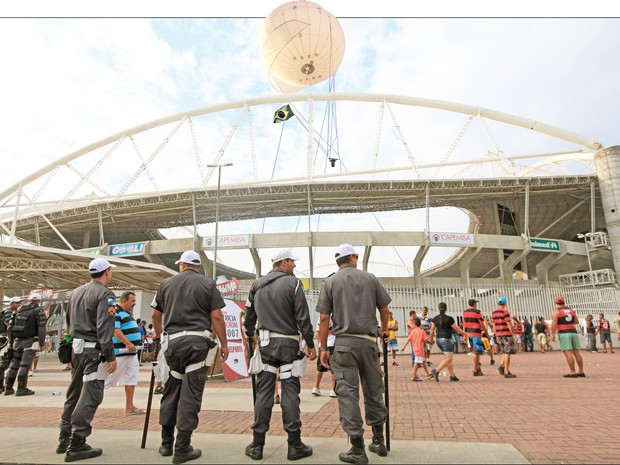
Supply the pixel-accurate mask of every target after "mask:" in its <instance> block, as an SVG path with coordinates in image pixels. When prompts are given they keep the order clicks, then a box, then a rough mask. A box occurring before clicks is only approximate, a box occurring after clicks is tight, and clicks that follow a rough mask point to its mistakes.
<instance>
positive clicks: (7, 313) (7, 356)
mask: <svg viewBox="0 0 620 465" xmlns="http://www.w3.org/2000/svg"><path fill="white" fill-rule="evenodd" d="M14 299H15V300H14ZM13 302H17V303H19V302H21V299H19V297H13V298H11V303H13ZM12 315H13V309H12V308H10V307H9V308H7V309H5V310H3V311H2V312H0V394H1V393H2V392H4V373H5V372H6V370H8V368H9V364H10V363H11V358H13V357H12V354H11V352H12V349H11V346H10V344H9V333H8V326H9V322H10V320H11V316H12Z"/></svg>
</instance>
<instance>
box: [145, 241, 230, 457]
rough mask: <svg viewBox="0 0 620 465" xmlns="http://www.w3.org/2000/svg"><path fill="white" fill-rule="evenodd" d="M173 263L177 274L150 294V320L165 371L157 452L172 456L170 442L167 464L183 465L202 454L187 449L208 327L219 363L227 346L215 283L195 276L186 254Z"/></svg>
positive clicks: (194, 262)
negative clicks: (216, 339) (177, 268)
mask: <svg viewBox="0 0 620 465" xmlns="http://www.w3.org/2000/svg"><path fill="white" fill-rule="evenodd" d="M176 264H177V265H179V271H180V273H179V274H177V275H176V276H172V277H170V278H167V279H165V280H164V281H163V282H162V283H161V285H160V286H159V289H158V291H157V294H156V295H155V300H154V301H153V304H152V306H153V314H152V321H153V326H154V328H155V338H154V339H155V340H157V339H161V350H163V351H164V355H165V356H166V362H167V363H168V366H169V367H170V377H169V378H168V381H167V382H166V385H165V387H164V392H163V396H162V399H161V407H160V410H159V424H160V425H161V437H162V442H161V447H160V448H159V453H160V454H161V455H163V456H170V455H172V452H173V451H172V445H173V443H174V457H173V458H172V463H184V462H187V461H189V460H194V459H197V458H198V457H200V455H201V454H202V452H201V450H200V449H194V448H193V447H192V446H191V438H192V433H193V431H194V430H195V429H196V427H197V426H198V412H200V407H201V405H202V393H203V390H204V386H205V382H206V381H207V372H208V370H209V365H210V364H211V363H213V360H215V357H213V354H214V352H212V353H211V356H209V352H211V350H215V347H216V343H215V342H214V341H213V336H212V333H211V331H210V330H211V329H212V328H213V331H214V332H215V334H216V335H217V338H218V339H219V341H220V357H221V359H222V361H225V360H226V359H227V358H228V343H227V339H226V326H225V323H224V316H223V314H222V310H221V309H222V308H223V307H224V306H225V303H224V300H223V299H222V297H221V295H220V292H219V290H218V289H217V287H216V286H215V281H213V280H212V279H210V278H207V277H206V276H204V275H202V274H200V273H199V272H200V266H201V262H200V255H198V254H197V253H196V252H194V251H193V250H187V251H185V252H183V254H182V255H181V258H180V259H179V260H177V261H176ZM163 328H165V329H166V332H165V333H163ZM208 356H209V359H207V357H208ZM175 427H176V428H177V430H178V432H177V437H176V443H175V441H174V428H175Z"/></svg>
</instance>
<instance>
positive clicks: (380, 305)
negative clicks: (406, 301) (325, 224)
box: [316, 244, 392, 463]
mask: <svg viewBox="0 0 620 465" xmlns="http://www.w3.org/2000/svg"><path fill="white" fill-rule="evenodd" d="M335 257H336V264H337V265H338V271H336V272H335V273H334V274H332V275H331V276H329V277H327V278H326V279H325V281H323V285H322V286H321V292H320V294H319V300H318V303H317V306H316V311H317V312H319V313H320V314H321V317H320V326H319V345H320V346H321V347H326V346H327V334H328V330H329V320H330V317H331V319H332V322H333V325H332V333H333V334H334V335H335V336H336V343H335V345H334V353H333V355H331V356H330V353H329V352H328V351H327V350H323V349H322V350H321V354H320V357H321V363H322V364H323V366H325V367H331V370H332V372H333V373H334V376H335V377H336V389H335V390H336V394H337V395H338V409H339V411H340V424H341V425H342V428H343V429H344V431H345V432H346V433H347V434H348V435H349V438H350V441H351V449H350V450H349V451H348V452H342V453H341V454H340V455H339V458H340V460H341V461H343V462H347V463H368V456H367V455H366V450H365V446H364V428H363V426H364V422H363V421H362V414H361V411H360V398H359V384H360V382H361V385H362V392H363V394H364V405H365V408H364V411H365V416H366V424H367V425H369V426H371V427H372V444H370V446H369V447H368V449H369V450H370V451H371V452H374V453H376V454H378V455H379V456H381V457H385V456H386V455H387V454H388V451H387V448H386V446H385V440H384V436H383V425H384V423H385V421H386V418H387V413H388V411H387V408H386V406H385V402H384V400H383V392H384V387H383V375H382V372H381V368H380V365H379V352H378V347H377V341H376V337H377V326H378V325H377V310H379V315H380V320H381V336H382V338H387V337H388V335H389V332H388V320H389V314H390V310H389V308H388V305H389V303H390V302H391V301H392V299H391V298H390V296H389V295H388V293H387V292H386V291H385V288H384V287H383V286H382V285H381V283H380V282H379V280H378V279H377V278H376V277H375V275H373V274H371V273H367V272H365V271H362V270H358V269H357V260H358V259H359V256H358V254H357V253H356V252H355V249H354V248H353V246H352V245H350V244H342V245H340V246H339V247H338V249H337V250H336V254H335Z"/></svg>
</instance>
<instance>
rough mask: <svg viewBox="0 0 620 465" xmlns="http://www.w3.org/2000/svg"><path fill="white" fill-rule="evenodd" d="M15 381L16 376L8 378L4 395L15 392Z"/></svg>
mask: <svg viewBox="0 0 620 465" xmlns="http://www.w3.org/2000/svg"><path fill="white" fill-rule="evenodd" d="M14 383H15V378H12V379H11V378H7V379H6V381H5V385H4V395H5V396H10V395H13V394H15V389H13V384H14Z"/></svg>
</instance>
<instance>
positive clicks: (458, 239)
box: [428, 232, 476, 245]
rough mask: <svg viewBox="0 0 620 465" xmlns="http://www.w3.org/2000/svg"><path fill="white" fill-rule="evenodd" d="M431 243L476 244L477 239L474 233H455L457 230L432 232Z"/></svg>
mask: <svg viewBox="0 0 620 465" xmlns="http://www.w3.org/2000/svg"><path fill="white" fill-rule="evenodd" d="M428 237H429V240H430V243H431V245H433V244H449V245H475V244H476V239H475V235H474V234H470V233H455V232H431V233H429V235H428Z"/></svg>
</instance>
